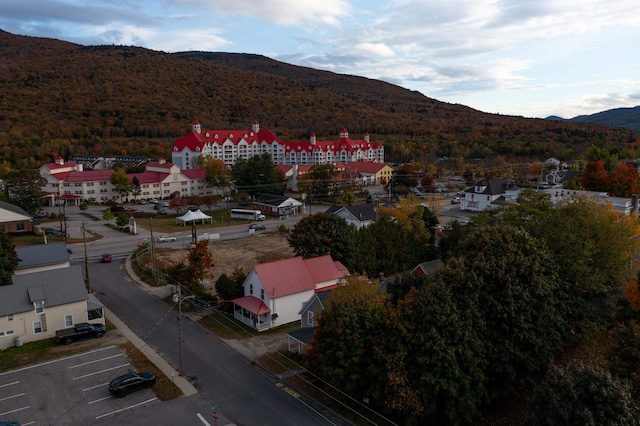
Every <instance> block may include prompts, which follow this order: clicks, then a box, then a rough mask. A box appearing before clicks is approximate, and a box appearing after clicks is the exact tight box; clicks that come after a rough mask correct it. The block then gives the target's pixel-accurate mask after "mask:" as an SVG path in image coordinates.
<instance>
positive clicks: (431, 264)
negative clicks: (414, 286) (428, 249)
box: [411, 259, 444, 277]
mask: <svg viewBox="0 0 640 426" xmlns="http://www.w3.org/2000/svg"><path fill="white" fill-rule="evenodd" d="M443 266H444V262H442V259H435V260H429V261H427V262H422V263H421V264H419V265H418V266H416V267H415V268H413V270H412V271H411V272H413V273H414V274H419V275H424V276H425V277H430V276H432V275H433V274H435V273H436V271H437V270H438V269H440V268H442V267H443Z"/></svg>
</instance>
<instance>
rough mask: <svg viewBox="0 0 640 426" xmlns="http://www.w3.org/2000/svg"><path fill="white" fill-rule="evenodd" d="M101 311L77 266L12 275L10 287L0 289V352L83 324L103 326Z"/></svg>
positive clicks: (100, 305)
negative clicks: (89, 292)
mask: <svg viewBox="0 0 640 426" xmlns="http://www.w3.org/2000/svg"><path fill="white" fill-rule="evenodd" d="M102 309H103V305H102V303H100V301H98V299H96V298H95V297H94V296H93V295H92V294H88V293H87V289H86V287H85V285H84V277H83V274H82V268H81V267H80V266H79V265H74V266H70V267H68V268H59V269H51V270H46V271H40V272H32V273H27V274H21V275H13V277H12V284H10V285H5V286H0V349H7V348H9V347H12V346H19V345H21V344H22V343H28V342H33V341H37V340H42V339H49V338H51V339H53V338H54V337H55V334H56V331H57V330H62V329H64V328H69V327H73V326H74V325H75V324H78V323H82V322H89V323H92V324H104V323H105V320H104V314H103V312H102Z"/></svg>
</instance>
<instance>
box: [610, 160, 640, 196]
mask: <svg viewBox="0 0 640 426" xmlns="http://www.w3.org/2000/svg"><path fill="white" fill-rule="evenodd" d="M639 178H640V175H638V169H637V168H636V166H634V165H633V164H630V163H627V162H622V163H620V164H619V165H618V168H617V169H616V171H615V172H612V173H610V174H609V182H608V189H607V192H608V193H609V195H611V196H613V197H625V198H631V196H633V195H634V194H638V193H640V183H639V182H638V179H639Z"/></svg>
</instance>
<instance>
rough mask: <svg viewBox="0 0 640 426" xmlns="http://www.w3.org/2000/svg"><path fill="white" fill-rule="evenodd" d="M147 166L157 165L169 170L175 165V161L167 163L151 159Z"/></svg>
mask: <svg viewBox="0 0 640 426" xmlns="http://www.w3.org/2000/svg"><path fill="white" fill-rule="evenodd" d="M145 167H156V168H160V169H167V170H169V169H170V168H171V167H173V163H167V162H163V163H161V162H159V161H149V162H148V163H147V165H146V166H145Z"/></svg>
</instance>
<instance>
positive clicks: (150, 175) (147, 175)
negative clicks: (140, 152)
mask: <svg viewBox="0 0 640 426" xmlns="http://www.w3.org/2000/svg"><path fill="white" fill-rule="evenodd" d="M168 176H169V173H162V172H142V173H128V174H127V177H128V178H129V179H130V180H133V178H134V177H137V178H138V182H140V185H148V184H150V183H162V182H163V181H164V180H165V179H166V178H167V177H168Z"/></svg>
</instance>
